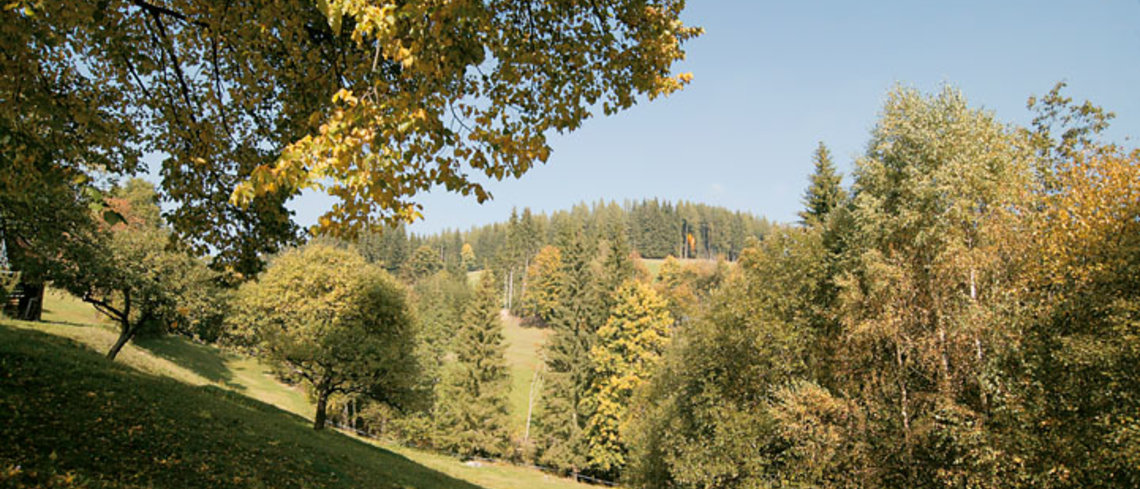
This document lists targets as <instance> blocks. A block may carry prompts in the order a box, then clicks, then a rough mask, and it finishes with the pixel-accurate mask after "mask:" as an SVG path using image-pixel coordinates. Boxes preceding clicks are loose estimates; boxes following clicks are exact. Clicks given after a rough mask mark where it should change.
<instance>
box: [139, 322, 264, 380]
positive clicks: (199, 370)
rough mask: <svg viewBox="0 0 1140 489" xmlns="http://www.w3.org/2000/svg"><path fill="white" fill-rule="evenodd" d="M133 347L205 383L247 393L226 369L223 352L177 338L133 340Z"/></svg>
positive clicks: (226, 355)
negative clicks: (177, 367) (191, 373)
mask: <svg viewBox="0 0 1140 489" xmlns="http://www.w3.org/2000/svg"><path fill="white" fill-rule="evenodd" d="M134 344H135V346H137V347H139V348H142V349H144V350H146V351H148V352H150V354H152V355H154V356H156V357H159V358H162V359H164V360H167V361H169V362H171V363H173V364H175V365H178V366H180V367H182V368H185V369H187V370H190V371H191V372H194V373H196V374H198V375H200V376H202V378H204V379H206V380H209V381H211V382H217V383H220V384H225V385H226V386H228V387H230V388H233V389H236V390H239V391H240V390H245V386H243V385H240V384H238V383H236V382H234V374H233V372H231V371H230V369H229V367H227V366H226V360H227V359H228V357H229V354H227V353H226V352H224V351H221V350H218V349H216V348H210V347H208V346H204V345H197V344H194V343H191V342H190V341H187V340H186V339H185V338H180V337H175V336H163V337H157V338H137V339H135V340H134Z"/></svg>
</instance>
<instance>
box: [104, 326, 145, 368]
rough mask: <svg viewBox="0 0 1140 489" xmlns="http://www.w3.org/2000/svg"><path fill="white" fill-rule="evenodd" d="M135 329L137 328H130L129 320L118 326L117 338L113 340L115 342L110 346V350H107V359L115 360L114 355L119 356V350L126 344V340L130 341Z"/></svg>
mask: <svg viewBox="0 0 1140 489" xmlns="http://www.w3.org/2000/svg"><path fill="white" fill-rule="evenodd" d="M137 329H138V328H132V327H131V325H130V323H129V322H127V321H124V322H123V324H122V326H121V327H120V328H119V339H117V340H115V344H114V345H113V346H111V351H108V352H107V359H108V360H110V361H112V362H113V361H115V357H117V356H119V351H120V350H122V349H123V347H124V346H127V342H128V341H131V338H132V337H133V336H134V335H135V331H136V330H137Z"/></svg>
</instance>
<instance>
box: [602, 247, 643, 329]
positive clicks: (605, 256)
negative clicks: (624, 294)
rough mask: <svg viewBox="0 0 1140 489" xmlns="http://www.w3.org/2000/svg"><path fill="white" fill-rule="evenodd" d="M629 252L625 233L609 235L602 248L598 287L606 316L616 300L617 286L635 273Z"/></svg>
mask: <svg viewBox="0 0 1140 489" xmlns="http://www.w3.org/2000/svg"><path fill="white" fill-rule="evenodd" d="M630 253H631V251H630V249H629V243H628V242H627V241H626V238H625V233H617V234H615V235H613V236H611V237H610V238H609V240H608V241H607V242H606V245H605V248H604V249H603V250H602V256H601V267H600V268H601V274H600V275H599V281H598V282H599V283H598V288H599V293H600V294H601V295H600V299H601V301H602V307H603V308H604V309H603V314H604V315H607V316H608V315H609V314H610V312H612V309H613V308H614V306H615V304H616V301H617V299H616V297H615V294H616V293H617V291H618V287H621V285H622V284H624V283H625V282H626V281H627V280H630V279H632V278H634V276H635V274H636V268H635V267H634V264H633V260H632V259H631V258H630Z"/></svg>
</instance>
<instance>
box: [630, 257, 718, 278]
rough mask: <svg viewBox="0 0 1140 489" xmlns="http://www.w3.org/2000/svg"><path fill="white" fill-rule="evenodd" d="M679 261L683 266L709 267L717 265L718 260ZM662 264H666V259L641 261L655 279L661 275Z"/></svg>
mask: <svg viewBox="0 0 1140 489" xmlns="http://www.w3.org/2000/svg"><path fill="white" fill-rule="evenodd" d="M677 261H680V262H681V264H682V265H691V264H697V265H706V266H707V265H715V264H716V260H706V259H703V258H686V259H684V260H681V259H678V260H677ZM662 263H665V259H664V258H642V259H641V264H642V265H645V268H646V269H648V270H649V274H650V275H651V276H652V277H653V278H657V275H659V274H660V273H661V264H662Z"/></svg>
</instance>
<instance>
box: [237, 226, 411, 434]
mask: <svg viewBox="0 0 1140 489" xmlns="http://www.w3.org/2000/svg"><path fill="white" fill-rule="evenodd" d="M231 323H232V324H233V325H234V327H235V328H241V329H244V330H245V331H246V332H247V333H248V334H249V335H251V336H252V339H253V340H254V343H255V344H256V345H258V349H259V350H260V352H261V353H262V354H263V355H265V356H266V357H267V358H268V359H270V360H271V361H274V362H278V363H280V364H281V365H283V366H284V367H285V368H287V369H288V370H290V371H291V372H292V373H294V374H296V375H297V376H298V377H300V378H302V379H304V380H305V382H306V384H307V385H308V386H309V387H310V388H311V389H312V390H313V395H314V397H316V401H317V406H316V415H315V417H314V421H313V427H314V428H315V429H318V430H319V429H322V428H324V426H325V419H326V412H325V410H326V407H327V405H328V400H329V396H331V395H332V394H335V393H358V394H363V395H367V396H369V397H372V398H373V399H376V400H378V401H380V402H384V403H388V404H390V405H395V406H397V407H399V406H400V405H401V404H402V403H404V402H406V401H408V400H409V399H410V398H411V395H412V393H413V388H414V387H415V386H416V384H417V382H418V378H417V377H418V375H419V368H418V365H417V363H416V362H415V356H414V348H415V341H414V337H413V331H412V323H411V317H410V315H409V314H408V311H407V304H406V298H405V292H404V289H403V287H402V286H400V285H399V284H398V283H397V282H396V281H395V279H393V278H392V277H391V276H389V275H388V274H387V273H386V272H384V271H383V270H381V269H379V268H377V267H375V266H371V265H368V263H366V262H365V261H364V259H363V258H361V257H360V255H358V254H356V253H355V252H354V251H351V250H344V249H338V248H333V247H331V246H328V245H323V244H313V245H309V246H306V247H304V248H298V249H293V250H290V251H287V252H285V253H283V254H282V255H280V256H278V257H277V258H275V259H274V260H273V262H272V263H271V264H270V267H269V268H268V269H267V270H266V271H265V273H264V274H263V275H262V276H261V277H259V278H258V280H257V281H253V282H249V283H247V284H245V285H243V286H242V288H241V289H240V290H239V293H238V299H237V306H236V314H234V315H233V317H232V318H231Z"/></svg>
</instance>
